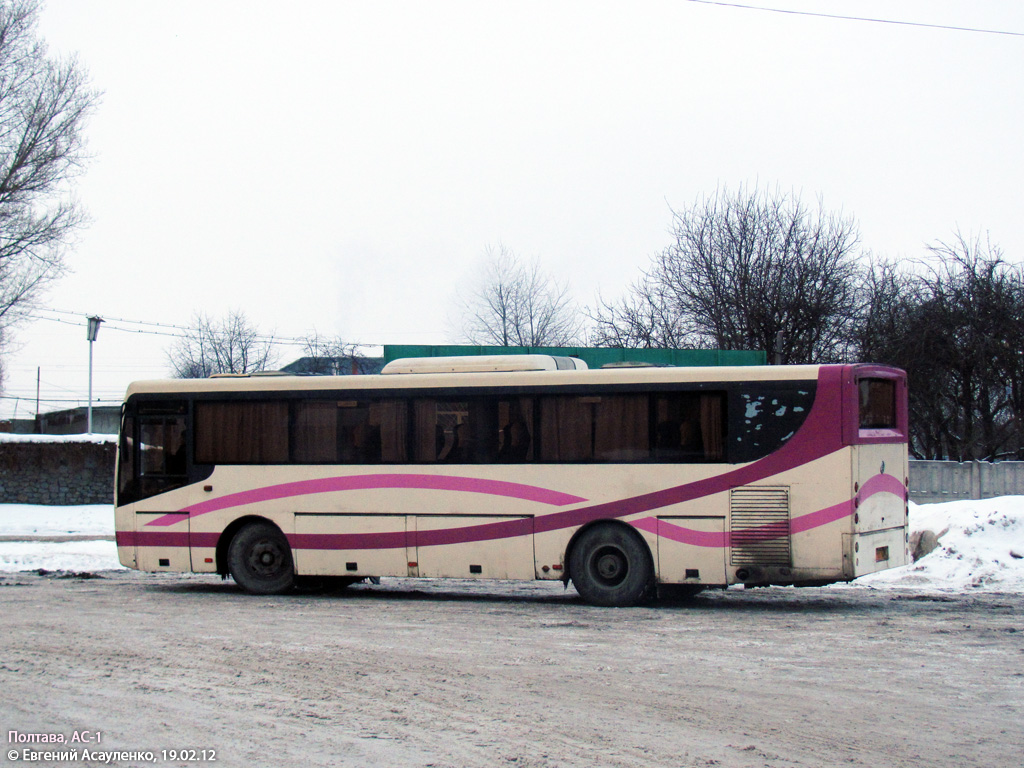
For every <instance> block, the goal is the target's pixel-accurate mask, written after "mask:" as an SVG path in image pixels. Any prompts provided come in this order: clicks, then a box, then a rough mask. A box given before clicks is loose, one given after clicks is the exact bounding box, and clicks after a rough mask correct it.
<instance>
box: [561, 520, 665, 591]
mask: <svg viewBox="0 0 1024 768" xmlns="http://www.w3.org/2000/svg"><path fill="white" fill-rule="evenodd" d="M569 575H570V577H571V578H572V583H573V586H575V587H576V591H577V592H579V593H580V597H582V598H583V599H584V600H586V601H587V602H588V603H591V604H592V605H607V606H626V605H639V604H641V603H644V602H646V601H647V600H648V599H649V598H650V597H651V594H652V592H653V590H654V564H653V563H652V562H651V555H650V553H649V552H648V551H647V547H646V546H645V545H644V543H643V541H641V540H640V539H639V537H637V536H635V535H633V533H632V532H631V531H629V530H628V529H626V528H624V527H622V526H620V525H595V526H594V527H593V528H590V529H588V530H586V531H584V532H583V534H582V535H581V536H580V538H579V540H578V541H577V542H576V544H575V546H574V547H573V550H572V554H571V556H570V558H569Z"/></svg>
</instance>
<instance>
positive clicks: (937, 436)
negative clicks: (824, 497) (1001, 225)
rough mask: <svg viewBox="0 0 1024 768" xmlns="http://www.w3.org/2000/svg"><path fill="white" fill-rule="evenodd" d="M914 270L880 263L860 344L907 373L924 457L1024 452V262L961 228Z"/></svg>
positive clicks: (917, 444) (913, 426)
mask: <svg viewBox="0 0 1024 768" xmlns="http://www.w3.org/2000/svg"><path fill="white" fill-rule="evenodd" d="M929 251H930V252H931V258H930V259H928V260H926V261H924V262H922V263H920V264H919V265H918V271H917V272H915V273H909V272H904V273H899V272H898V271H896V270H895V268H894V267H893V265H886V266H883V267H881V268H878V266H877V265H875V266H874V267H873V270H872V271H873V277H872V280H871V281H869V287H870V288H872V291H871V293H870V294H869V295H870V296H871V297H872V300H871V301H869V302H868V305H867V306H868V307H869V308H870V309H871V312H870V313H869V314H868V315H866V316H865V318H864V319H863V321H862V323H861V331H860V333H859V336H858V347H859V349H860V350H861V354H862V356H863V357H864V358H865V359H869V360H873V361H876V362H885V363H891V364H894V365H898V366H899V367H901V368H904V369H906V371H907V373H908V375H909V377H910V432H911V434H910V448H911V451H912V452H913V454H914V455H915V456H917V457H918V458H931V459H956V460H960V461H967V460H972V459H993V458H998V457H1006V456H1016V457H1018V458H1024V356H1022V355H1021V351H1020V339H1021V338H1022V337H1024V272H1022V269H1021V267H1020V266H1019V265H1012V264H1009V263H1008V262H1007V261H1005V260H1004V259H1003V256H1002V252H1001V251H1000V249H999V248H998V247H997V246H995V245H993V244H992V243H990V242H988V241H987V240H985V241H983V240H982V239H981V238H978V237H973V238H972V237H966V236H964V235H962V234H960V233H957V234H956V235H955V237H954V238H953V239H952V240H950V241H948V242H947V241H940V242H937V243H935V244H934V245H931V246H929Z"/></svg>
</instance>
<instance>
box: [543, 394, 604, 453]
mask: <svg viewBox="0 0 1024 768" xmlns="http://www.w3.org/2000/svg"><path fill="white" fill-rule="evenodd" d="M599 399H600V398H597V397H580V396H578V395H565V396H562V395H560V396H550V397H543V398H541V399H540V436H541V437H540V439H541V444H540V454H541V455H540V458H541V461H589V460H591V459H592V458H593V456H594V444H593V436H594V432H593V426H594V403H595V402H597V401H598V400H599Z"/></svg>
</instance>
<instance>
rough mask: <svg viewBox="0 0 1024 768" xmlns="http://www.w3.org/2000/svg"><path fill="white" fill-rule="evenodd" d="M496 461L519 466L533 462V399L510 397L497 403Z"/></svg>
mask: <svg viewBox="0 0 1024 768" xmlns="http://www.w3.org/2000/svg"><path fill="white" fill-rule="evenodd" d="M495 410H496V413H495V419H496V421H495V435H494V436H495V439H496V445H495V458H494V460H495V461H498V462H503V463H507V464H518V463H520V462H525V461H533V458H534V436H533V433H534V423H533V412H534V410H533V398H530V397H509V398H502V399H499V400H497V401H496V409H495Z"/></svg>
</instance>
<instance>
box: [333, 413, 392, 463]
mask: <svg viewBox="0 0 1024 768" xmlns="http://www.w3.org/2000/svg"><path fill="white" fill-rule="evenodd" d="M370 408H371V406H370V405H369V404H368V403H357V402H354V401H342V402H339V403H338V405H337V424H338V461H340V462H341V463H343V464H379V463H380V457H381V438H380V425H379V424H374V423H371V420H370Z"/></svg>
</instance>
